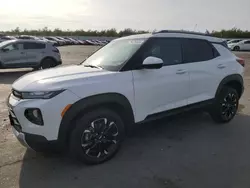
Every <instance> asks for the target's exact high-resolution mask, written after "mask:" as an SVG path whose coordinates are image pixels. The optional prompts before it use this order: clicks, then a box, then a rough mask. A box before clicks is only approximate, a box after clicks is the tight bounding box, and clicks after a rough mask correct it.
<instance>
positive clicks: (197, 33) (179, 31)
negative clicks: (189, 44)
mask: <svg viewBox="0 0 250 188" xmlns="http://www.w3.org/2000/svg"><path fill="white" fill-rule="evenodd" d="M158 33H182V34H193V35H202V36H211V35H210V34H206V33H200V32H194V31H184V30H161V31H156V32H153V34H158Z"/></svg>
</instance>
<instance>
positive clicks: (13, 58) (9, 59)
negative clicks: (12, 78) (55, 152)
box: [0, 43, 26, 68]
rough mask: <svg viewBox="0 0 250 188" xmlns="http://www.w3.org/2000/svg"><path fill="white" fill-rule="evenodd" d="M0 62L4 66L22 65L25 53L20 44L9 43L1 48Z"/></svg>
mask: <svg viewBox="0 0 250 188" xmlns="http://www.w3.org/2000/svg"><path fill="white" fill-rule="evenodd" d="M0 53H1V54H0V56H1V62H2V64H3V66H4V67H9V68H12V67H13V68H15V67H22V65H23V64H24V63H25V61H26V54H25V52H24V50H23V46H22V44H18V43H11V44H8V45H6V46H5V47H3V48H2V50H1V52H0Z"/></svg>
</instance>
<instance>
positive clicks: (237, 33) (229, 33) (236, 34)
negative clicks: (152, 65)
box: [0, 27, 250, 38]
mask: <svg viewBox="0 0 250 188" xmlns="http://www.w3.org/2000/svg"><path fill="white" fill-rule="evenodd" d="M148 32H152V31H149V30H148V31H144V30H133V29H130V28H126V29H124V30H121V31H117V30H116V29H115V28H111V29H107V30H100V31H98V30H83V29H79V30H61V29H59V28H56V29H53V30H51V29H49V28H48V27H44V28H43V29H31V30H27V29H24V30H21V29H20V28H19V27H17V28H15V29H13V30H10V31H4V32H0V33H4V34H7V35H34V36H98V37H102V36H103V37H122V36H128V35H132V34H142V33H148ZM206 33H207V34H211V35H212V36H216V37H221V38H250V31H248V30H245V31H243V30H241V29H238V28H232V29H229V30H224V29H223V30H221V31H212V32H209V31H208V30H207V31H206Z"/></svg>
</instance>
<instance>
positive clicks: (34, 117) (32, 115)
mask: <svg viewBox="0 0 250 188" xmlns="http://www.w3.org/2000/svg"><path fill="white" fill-rule="evenodd" d="M24 116H25V117H26V118H27V119H28V120H29V121H30V122H31V123H34V124H37V125H43V117H42V113H41V111H40V109H38V108H29V109H26V110H25V112H24Z"/></svg>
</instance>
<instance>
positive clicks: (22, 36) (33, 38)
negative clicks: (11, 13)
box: [17, 35, 39, 40]
mask: <svg viewBox="0 0 250 188" xmlns="http://www.w3.org/2000/svg"><path fill="white" fill-rule="evenodd" d="M17 39H31V40H39V38H38V37H36V36H31V35H20V36H17Z"/></svg>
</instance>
